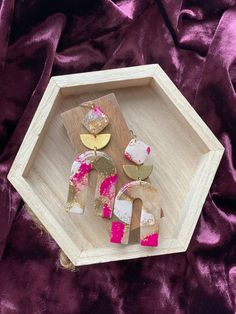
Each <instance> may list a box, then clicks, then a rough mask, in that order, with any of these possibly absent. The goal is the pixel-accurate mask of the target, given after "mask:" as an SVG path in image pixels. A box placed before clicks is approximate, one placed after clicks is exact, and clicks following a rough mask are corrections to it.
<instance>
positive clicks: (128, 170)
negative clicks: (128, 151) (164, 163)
mask: <svg viewBox="0 0 236 314" xmlns="http://www.w3.org/2000/svg"><path fill="white" fill-rule="evenodd" d="M123 169H124V172H125V174H126V175H127V176H128V177H129V178H130V179H133V180H145V179H147V178H148V177H149V176H150V174H151V173H152V169H153V165H140V166H138V165H137V166H134V165H123Z"/></svg>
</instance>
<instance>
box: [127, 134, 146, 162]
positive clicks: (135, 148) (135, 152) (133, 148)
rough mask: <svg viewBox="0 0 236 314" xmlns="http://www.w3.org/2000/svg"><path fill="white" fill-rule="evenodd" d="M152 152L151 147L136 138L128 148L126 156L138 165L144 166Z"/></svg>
mask: <svg viewBox="0 0 236 314" xmlns="http://www.w3.org/2000/svg"><path fill="white" fill-rule="evenodd" d="M150 152H151V148H150V146H148V145H147V144H145V143H144V142H142V141H139V140H137V139H135V138H134V139H132V140H131V141H130V142H129V144H128V146H127V147H126V149H125V153H124V155H125V158H126V159H128V160H130V161H132V162H134V163H135V164H137V165H142V164H143V163H144V161H145V159H146V158H147V156H148V155H149V154H150Z"/></svg>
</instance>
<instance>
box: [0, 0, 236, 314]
mask: <svg viewBox="0 0 236 314" xmlns="http://www.w3.org/2000/svg"><path fill="white" fill-rule="evenodd" d="M151 63H159V64H160V65H161V67H162V68H163V69H164V70H165V71H166V73H167V74H168V75H169V76H170V78H171V79H172V80H173V82H174V83H175V84H176V86H177V87H178V88H179V89H180V91H181V92H182V93H183V94H184V96H185V97H186V98H187V99H188V100H189V101H190V103H191V104H192V106H193V107H194V108H195V110H196V111H197V112H198V113H199V115H200V116H201V117H202V118H203V120H204V121H205V122H206V123H207V124H208V126H209V127H210V128H211V130H212V131H213V133H214V134H215V135H216V136H217V137H218V139H219V140H220V141H221V143H222V144H223V145H224V147H225V154H224V156H223V159H222V162H221V164H220V167H219V170H218V172H217V175H216V177H215V179H214V182H213V185H212V187H211V189H210V192H209V194H208V196H207V200H206V202H205V204H204V207H203V211H202V213H201V216H200V218H199V221H198V224H197V227H196V229H195V232H194V235H193V237H192V240H191V242H190V245H189V248H188V250H187V252H186V253H181V254H174V255H165V256H158V257H149V258H142V259H136V260H129V261H123V262H113V263H106V264H100V265H99V264H98V265H91V266H84V267H80V268H79V270H78V271H77V272H69V271H67V270H64V269H62V268H61V267H60V265H59V262H58V252H59V248H58V246H57V244H56V243H55V242H54V241H53V240H52V239H51V237H50V236H49V235H47V234H45V233H41V231H40V230H39V229H37V228H36V227H35V225H34V223H33V221H32V219H31V218H30V216H29V214H28V213H27V210H26V209H25V205H24V202H23V201H22V200H21V198H20V196H19V195H18V193H17V192H16V191H15V190H14V188H13V187H12V186H11V184H10V183H9V182H8V180H7V174H8V172H9V169H10V167H11V164H12V162H13V160H14V157H15V155H16V153H17V151H18V149H19V147H20V144H21V142H22V140H23V138H24V135H25V133H26V131H27V129H28V127H29V124H30V122H31V120H32V117H33V115H34V113H35V111H36V109H37V106H38V104H39V101H40V99H41V97H42V95H43V93H44V90H45V88H46V86H47V83H48V81H49V79H50V77H51V75H61V74H68V73H77V72H85V71H94V70H102V69H110V68H118V67H129V66H133V65H141V64H151ZM235 90H236V1H233V0H216V1H213V0H209V1H204V0H181V1H180V0H177V1H170V0H160V1H154V0H116V1H115V0H114V1H111V0H96V1H92V0H87V1H85V0H84V1H82V0H80V1H78V0H77V1H75V0H73V1H66V0H58V1H46V0H24V1H20V0H15V1H14V0H0V109H1V111H0V187H1V189H0V259H1V261H0V313H3V314H8V313H9V314H10V313H17V314H18V313H20V314H21V313H22V314H28V313H29V314H32V313H58V314H59V313H66V314H70V313H71V314H73V313H76V314H77V313H109V314H110V313H120V314H121V313H122V314H123V313H125V314H126V313H127V314H130V313H140V314H141V313H144V314H145V313H147V314H150V313H158V314H159V313H161V314H169V313H171V314H185V313H186V314H187V313H191V314H211V313H214V314H231V313H232V314H234V313H235V311H236V304H235V303H236V183H235V181H236V170H235V164H236V151H235V147H236V127H235V125H236V94H235Z"/></svg>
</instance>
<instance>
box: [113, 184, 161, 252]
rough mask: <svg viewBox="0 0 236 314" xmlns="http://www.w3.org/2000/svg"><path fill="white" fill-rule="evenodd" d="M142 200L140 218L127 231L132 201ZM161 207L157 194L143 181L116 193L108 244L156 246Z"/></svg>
mask: <svg viewBox="0 0 236 314" xmlns="http://www.w3.org/2000/svg"><path fill="white" fill-rule="evenodd" d="M137 198H139V199H141V200H142V210H141V218H140V222H139V224H138V225H136V226H134V228H133V230H130V225H131V219H132V210H133V201H134V200H135V199H137ZM160 219H161V206H160V197H159V193H158V191H157V190H156V189H155V188H154V187H153V186H152V185H151V184H150V183H149V182H145V181H141V182H140V181H132V182H129V183H127V184H125V185H124V186H123V187H122V188H121V189H120V191H119V192H118V194H117V196H116V199H115V204H114V211H113V218H112V220H113V221H112V224H111V233H110V242H112V243H120V244H128V243H137V242H139V243H140V244H141V245H143V246H154V247H156V246H158V233H159V223H160Z"/></svg>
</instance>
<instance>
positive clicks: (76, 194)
mask: <svg viewBox="0 0 236 314" xmlns="http://www.w3.org/2000/svg"><path fill="white" fill-rule="evenodd" d="M83 106H85V105H83ZM86 107H88V108H89V109H90V110H89V111H88V112H87V114H86V115H85V116H84V119H83V122H82V123H83V125H84V127H85V128H86V129H87V130H88V131H89V132H90V134H80V139H81V141H82V143H83V144H84V146H86V147H87V148H89V149H91V150H90V151H86V152H84V153H82V154H80V155H78V156H76V158H75V160H74V162H73V164H72V167H71V175H70V184H69V192H68V198H67V210H68V211H70V212H73V213H77V214H83V213H84V209H85V207H86V201H87V192H88V186H89V173H90V172H91V171H92V170H93V169H94V170H96V171H97V184H96V189H95V202H94V209H95V213H96V215H98V216H102V217H103V218H111V216H112V211H113V205H114V199H115V190H116V183H117V171H116V167H115V164H114V162H113V160H112V158H111V157H110V156H109V155H108V154H106V153H104V152H100V151H98V150H99V149H102V148H104V147H105V146H106V145H107V144H108V143H109V141H110V138H111V134H98V133H100V132H101V131H102V130H103V129H104V128H105V127H106V126H107V125H108V124H109V118H108V116H107V115H106V114H105V113H104V112H103V111H102V109H101V108H99V107H98V106H96V105H95V104H86Z"/></svg>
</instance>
